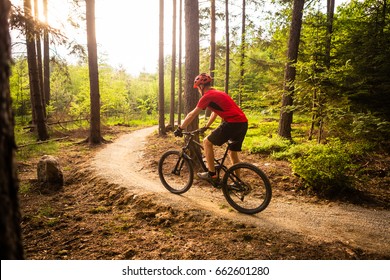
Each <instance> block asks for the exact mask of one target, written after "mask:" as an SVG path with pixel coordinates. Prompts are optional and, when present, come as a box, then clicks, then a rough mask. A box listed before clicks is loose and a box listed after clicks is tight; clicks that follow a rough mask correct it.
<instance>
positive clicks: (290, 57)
mask: <svg viewBox="0 0 390 280" xmlns="http://www.w3.org/2000/svg"><path fill="white" fill-rule="evenodd" d="M304 2H305V1H304V0H294V7H293V15H292V22H291V27H290V37H289V42H288V53H287V63H286V69H285V76H284V93H283V98H282V108H281V111H280V120H279V131H278V134H279V135H280V136H281V137H284V138H287V139H291V124H292V119H293V111H292V108H291V106H292V105H293V96H294V91H295V87H294V83H295V76H296V66H295V64H296V63H297V61H298V49H299V40H300V37H301V27H302V13H303V5H304Z"/></svg>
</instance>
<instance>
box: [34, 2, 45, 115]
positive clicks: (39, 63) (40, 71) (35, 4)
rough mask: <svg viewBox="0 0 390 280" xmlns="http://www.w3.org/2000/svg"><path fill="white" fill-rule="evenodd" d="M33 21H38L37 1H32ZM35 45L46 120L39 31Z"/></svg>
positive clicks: (36, 32) (38, 31)
mask: <svg viewBox="0 0 390 280" xmlns="http://www.w3.org/2000/svg"><path fill="white" fill-rule="evenodd" d="M34 19H35V20H36V21H39V9H38V0H34ZM35 44H36V48H37V49H36V52H37V65H38V78H39V88H40V89H41V98H42V109H43V114H44V116H45V118H46V101H45V94H44V92H43V90H44V89H43V64H42V44H41V35H40V30H36V31H35Z"/></svg>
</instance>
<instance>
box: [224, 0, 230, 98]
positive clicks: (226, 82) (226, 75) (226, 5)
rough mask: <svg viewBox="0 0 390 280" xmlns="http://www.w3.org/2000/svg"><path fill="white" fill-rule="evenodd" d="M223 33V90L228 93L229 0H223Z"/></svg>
mask: <svg viewBox="0 0 390 280" xmlns="http://www.w3.org/2000/svg"><path fill="white" fill-rule="evenodd" d="M225 22H226V24H225V25H226V27H225V34H226V54H225V92H226V93H227V94H229V72H230V39H229V38H230V35H229V0H225Z"/></svg>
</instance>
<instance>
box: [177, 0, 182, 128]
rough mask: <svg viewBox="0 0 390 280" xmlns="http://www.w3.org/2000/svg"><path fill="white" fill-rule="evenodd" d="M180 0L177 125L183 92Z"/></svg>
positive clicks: (179, 122)
mask: <svg viewBox="0 0 390 280" xmlns="http://www.w3.org/2000/svg"><path fill="white" fill-rule="evenodd" d="M179 1H180V12H179V13H180V15H179V77H178V79H179V90H178V97H179V101H178V104H177V107H178V117H177V123H178V125H180V124H181V113H182V111H181V108H182V94H183V78H182V59H183V58H182V56H183V54H182V50H183V0H179Z"/></svg>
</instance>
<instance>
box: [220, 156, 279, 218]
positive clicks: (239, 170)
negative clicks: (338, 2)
mask: <svg viewBox="0 0 390 280" xmlns="http://www.w3.org/2000/svg"><path fill="white" fill-rule="evenodd" d="M222 191H223V194H224V196H225V198H226V200H227V202H228V203H229V204H230V205H231V206H232V207H233V208H234V209H236V210H237V211H239V212H241V213H245V214H255V213H258V212H260V211H263V210H264V209H265V208H267V206H268V204H269V203H270V201H271V197H272V189H271V183H270V181H269V180H268V178H267V176H266V175H265V174H264V172H263V171H261V170H260V169H259V168H258V167H256V166H255V165H253V164H250V163H244V162H242V163H238V164H235V165H233V166H232V167H230V168H229V169H228V170H227V171H226V173H225V176H224V178H223V186H222Z"/></svg>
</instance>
